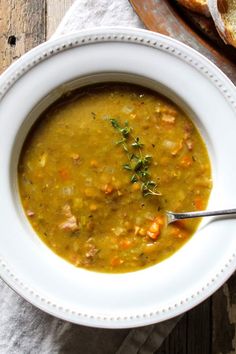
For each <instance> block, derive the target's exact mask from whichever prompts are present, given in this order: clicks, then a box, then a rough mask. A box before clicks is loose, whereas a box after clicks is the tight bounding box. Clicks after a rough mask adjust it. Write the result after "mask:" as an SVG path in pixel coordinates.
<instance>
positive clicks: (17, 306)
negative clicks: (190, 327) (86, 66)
mask: <svg viewBox="0 0 236 354" xmlns="http://www.w3.org/2000/svg"><path fill="white" fill-rule="evenodd" d="M116 25H119V26H126V27H138V28H144V26H143V24H142V23H141V22H140V20H139V18H138V16H137V15H136V14H135V12H134V11H133V9H132V7H131V5H130V4H129V2H128V0H113V1H110V0H76V1H74V3H73V5H72V6H71V8H70V9H69V10H68V12H67V13H66V15H65V16H64V18H63V20H62V22H61V23H60V25H59V26H58V28H57V30H56V32H55V33H54V35H53V36H52V38H56V37H58V36H60V35H63V34H67V33H73V32H76V31H78V30H81V29H85V28H91V27H98V26H116ZM0 311H1V316H0V354H23V353H24V354H31V353H34V354H59V353H60V354H64V353H66V354H93V353H94V354H113V353H116V354H136V353H139V354H151V353H154V352H156V351H157V349H158V348H159V347H160V346H161V344H162V343H163V341H164V339H165V338H166V337H167V336H168V335H169V334H170V332H171V331H172V329H173V328H174V327H175V325H176V323H177V322H178V320H179V319H180V317H181V316H179V317H175V318H173V319H171V320H168V321H165V322H162V323H159V324H155V325H150V326H145V327H140V328H135V329H121V330H118V329H117V330H108V329H97V328H89V327H85V326H79V325H75V324H72V323H69V322H66V321H62V320H59V319H57V318H55V317H53V316H51V315H48V314H46V313H44V312H42V311H41V310H39V309H37V308H36V307H34V306H33V305H31V304H29V303H28V302H26V301H25V300H24V299H22V298H21V297H20V296H19V295H17V294H16V293H15V292H13V291H12V290H11V289H10V288H9V287H8V286H7V285H6V284H5V283H4V282H3V281H1V280H0Z"/></svg>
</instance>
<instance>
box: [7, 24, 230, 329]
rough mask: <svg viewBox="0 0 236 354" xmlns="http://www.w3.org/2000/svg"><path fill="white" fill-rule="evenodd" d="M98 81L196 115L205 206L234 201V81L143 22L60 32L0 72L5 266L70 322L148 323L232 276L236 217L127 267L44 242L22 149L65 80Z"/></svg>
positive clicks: (19, 284)
mask: <svg viewBox="0 0 236 354" xmlns="http://www.w3.org/2000/svg"><path fill="white" fill-rule="evenodd" d="M102 81H123V82H132V83H138V84H141V85H144V86H147V87H150V88H152V89H154V90H157V91H160V92H162V93H164V94H165V95H167V96H168V97H170V98H171V99H172V100H174V101H175V102H177V103H178V104H179V105H180V106H181V107H182V108H183V109H184V110H185V111H186V112H187V113H188V114H190V115H191V117H192V119H193V120H194V122H195V124H196V125H197V126H198V128H199V129H200V131H201V133H202V135H203V137H204V139H205V141H206V144H207V146H208V150H209V154H210V158H211V163H212V168H213V190H212V194H211V198H210V202H209V209H214V208H218V209H220V208H223V207H232V206H235V204H236V203H235V195H236V183H235V181H236V168H235V166H234V164H235V162H234V161H235V154H236V139H235V132H236V90H235V87H234V86H233V84H232V83H231V82H230V81H229V80H228V79H227V78H226V76H225V75H224V74H223V73H222V72H221V71H220V70H219V69H218V68H217V67H215V66H214V65H213V64H212V63H211V62H209V61H208V60H207V59H206V58H204V57H203V56H201V55H200V54H199V53H197V52H195V51H194V50H192V49H190V48H189V47H187V46H185V45H183V44H181V43H179V42H177V41H175V40H173V39H170V38H167V37H165V36H162V35H158V34H156V33H152V32H149V31H145V30H136V29H126V28H105V29H93V30H89V31H88V30H87V31H82V32H80V33H78V34H74V35H68V36H65V37H61V38H60V39H57V40H52V41H49V42H46V43H44V44H42V45H40V46H39V47H37V48H35V49H33V50H31V51H30V52H29V53H27V54H26V55H24V56H23V57H22V58H20V59H19V60H18V61H17V62H15V63H14V64H13V65H12V66H11V67H10V68H9V69H8V70H7V71H6V72H5V73H4V74H3V75H2V76H1V77H0V100H1V101H0V196H1V198H0V211H1V212H0V230H1V231H0V275H1V277H2V279H4V280H5V281H6V282H7V283H8V284H9V285H10V286H11V287H12V288H13V289H14V290H16V291H17V292H18V293H19V294H20V295H21V296H23V297H24V298H25V299H27V300H28V301H30V302H31V303H32V304H34V305H36V306H37V307H39V308H41V309H43V310H44V311H46V312H48V313H50V314H52V315H55V316H57V317H60V318H63V319H66V320H68V321H72V322H75V323H79V324H83V325H88V326H95V327H107V328H124V327H135V326H143V325H147V324H151V323H155V322H159V321H163V320H166V319H168V318H171V317H173V316H176V315H178V314H180V313H182V312H184V311H186V310H189V309H190V308H192V307H193V306H195V305H197V304H198V303H199V302H201V301H202V300H204V299H205V298H206V297H208V296H209V295H211V294H212V293H213V292H214V291H215V290H216V289H217V288H218V287H220V286H221V285H222V284H223V283H224V282H225V281H226V279H227V278H228V277H229V276H230V275H231V274H232V272H233V271H234V270H235V265H236V219H227V220H218V221H214V222H210V220H209V221H207V222H204V223H202V224H201V227H200V228H199V230H198V231H197V232H196V233H195V235H194V236H193V237H192V238H191V240H190V241H189V242H187V243H186V245H185V246H183V247H182V248H181V249H180V250H179V251H178V252H176V253H175V254H174V255H173V256H171V257H170V258H168V259H166V260H165V261H163V262H161V263H159V264H157V265H155V266H152V267H150V268H147V269H144V270H140V271H137V272H131V273H126V274H102V273H96V272H91V271H87V270H84V269H80V268H76V267H74V266H73V265H71V264H69V263H67V262H66V261H64V260H63V259H62V258H60V257H58V256H57V255H56V254H54V253H53V252H52V251H51V250H50V249H48V248H47V246H46V245H45V244H44V243H43V242H42V241H41V240H40V239H39V238H38V236H37V235H36V234H35V233H34V231H33V229H32V228H31V226H30V225H29V223H28V221H27V220H26V218H25V216H24V213H23V211H22V207H21V204H20V200H19V196H18V190H17V162H18V157H19V152H20V149H21V147H22V144H23V141H24V139H25V136H26V134H27V132H28V131H29V129H30V127H31V126H32V124H33V122H34V121H35V120H36V118H37V117H38V115H39V113H40V112H41V111H42V110H43V109H44V108H45V107H46V106H47V105H48V104H50V103H51V102H52V101H53V100H55V99H56V98H57V97H58V96H60V95H61V94H62V93H63V92H65V91H66V90H68V89H71V88H73V87H78V86H82V85H85V84H89V83H93V82H102ZM49 202H50V201H49Z"/></svg>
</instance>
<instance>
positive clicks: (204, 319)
mask: <svg viewBox="0 0 236 354" xmlns="http://www.w3.org/2000/svg"><path fill="white" fill-rule="evenodd" d="M211 336H212V331H211V299H207V300H206V301H204V302H202V303H201V304H200V305H198V306H197V307H195V308H194V309H192V310H191V311H189V312H188V314H187V353H189V354H190V353H191V354H199V353H201V354H209V353H211ZM218 354H219V353H218Z"/></svg>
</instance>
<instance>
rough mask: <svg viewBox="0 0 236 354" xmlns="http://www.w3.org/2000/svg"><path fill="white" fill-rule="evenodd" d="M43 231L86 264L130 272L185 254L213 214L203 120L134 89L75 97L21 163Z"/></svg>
mask: <svg viewBox="0 0 236 354" xmlns="http://www.w3.org/2000/svg"><path fill="white" fill-rule="evenodd" d="M18 178H19V191H20V196H21V200H22V205H23V208H24V210H25V213H26V215H27V218H28V220H29V222H30V223H31V225H32V227H33V229H34V230H35V232H36V233H37V234H38V235H39V237H40V238H41V239H42V240H43V242H45V243H46V244H47V246H48V247H50V248H51V250H53V251H54V252H55V253H57V254H58V255H60V256H61V257H63V258H64V259H66V260H67V261H69V262H71V263H72V264H74V265H75V266H77V267H83V268H86V269H88V270H93V271H100V272H130V271H136V270H139V269H142V268H144V267H148V266H151V265H153V264H156V263H158V262H160V261H162V260H164V259H165V258H167V257H169V256H171V255H172V254H173V253H174V252H176V251H177V250H178V249H179V248H180V247H181V246H182V245H183V244H184V243H185V242H186V241H187V240H189V238H190V237H191V236H192V235H193V233H194V232H195V231H196V229H197V226H198V223H199V220H196V219H195V220H185V221H181V222H180V221H179V222H175V223H173V224H171V225H169V226H167V225H166V218H165V211H166V210H172V211H176V212H181V211H194V210H202V209H204V208H206V205H207V201H208V197H209V194H210V191H211V185H212V182H211V167H210V161H209V156H208V152H207V149H206V145H205V143H204V142H203V139H202V138H201V136H200V133H199V131H198V129H197V128H196V126H195V125H194V124H193V122H192V121H191V120H190V119H189V117H187V116H186V114H185V113H184V112H183V111H182V110H181V109H180V108H179V107H177V106H176V105H175V104H174V103H172V102H171V101H169V100H168V99H166V98H164V97H163V96H161V95H159V94H157V93H156V92H153V91H150V90H148V89H145V88H142V87H138V86H133V85H127V84H112V83H110V84H105V85H100V86H90V87H85V88H81V89H79V90H76V91H74V92H71V93H69V94H67V95H65V96H63V97H62V98H60V99H59V100H58V101H57V102H55V103H54V104H53V105H52V106H50V107H49V108H48V109H47V110H46V111H45V112H44V113H43V114H42V115H41V116H40V118H39V119H38V120H37V122H36V124H35V125H34V126H33V128H32V129H31V131H30V132H29V134H28V136H27V139H26V141H25V144H24V146H23V149H22V152H21V155H20V160H19V165H18Z"/></svg>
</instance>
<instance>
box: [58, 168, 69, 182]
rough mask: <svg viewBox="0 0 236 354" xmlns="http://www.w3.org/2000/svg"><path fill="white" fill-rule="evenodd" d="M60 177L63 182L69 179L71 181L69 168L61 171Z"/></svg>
mask: <svg viewBox="0 0 236 354" xmlns="http://www.w3.org/2000/svg"><path fill="white" fill-rule="evenodd" d="M59 175H60V177H61V179H62V180H63V181H67V180H68V179H70V173H69V171H68V170H67V168H62V169H61V170H59Z"/></svg>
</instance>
